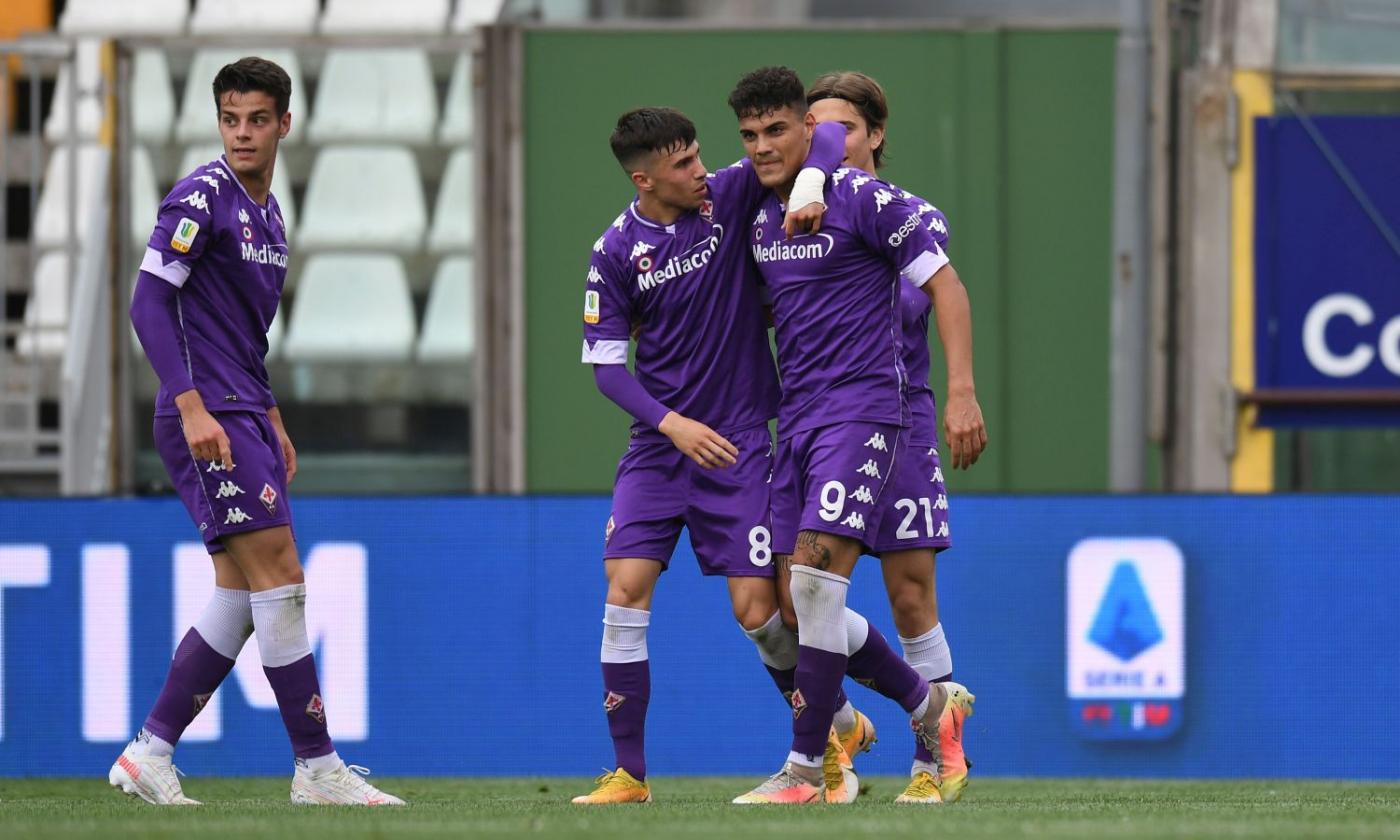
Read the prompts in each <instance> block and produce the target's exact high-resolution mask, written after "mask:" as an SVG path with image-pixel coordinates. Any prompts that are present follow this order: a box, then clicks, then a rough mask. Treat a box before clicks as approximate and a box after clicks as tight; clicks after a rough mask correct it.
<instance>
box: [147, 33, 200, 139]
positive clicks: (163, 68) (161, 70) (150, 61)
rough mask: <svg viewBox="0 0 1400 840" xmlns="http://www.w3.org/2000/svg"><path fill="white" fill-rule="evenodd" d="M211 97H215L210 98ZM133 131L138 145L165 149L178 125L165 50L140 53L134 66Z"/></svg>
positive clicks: (150, 50)
mask: <svg viewBox="0 0 1400 840" xmlns="http://www.w3.org/2000/svg"><path fill="white" fill-rule="evenodd" d="M211 98H212V97H211ZM129 101H130V102H131V129H132V133H133V134H134V135H135V136H136V142H138V143H145V144H147V145H149V146H163V145H165V144H166V143H167V142H168V141H169V140H170V127H171V126H172V125H174V124H175V91H174V88H173V87H172V86H171V84H170V65H169V64H167V63H166V61H165V50H160V49H148V50H137V51H136V55H135V56H134V58H133V59H132V66H131V99H130V100H129Z"/></svg>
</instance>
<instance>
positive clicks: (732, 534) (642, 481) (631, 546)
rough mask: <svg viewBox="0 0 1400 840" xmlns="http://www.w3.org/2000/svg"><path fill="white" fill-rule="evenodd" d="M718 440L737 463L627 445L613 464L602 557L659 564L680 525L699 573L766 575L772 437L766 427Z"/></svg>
mask: <svg viewBox="0 0 1400 840" xmlns="http://www.w3.org/2000/svg"><path fill="white" fill-rule="evenodd" d="M726 437H727V438H728V440H729V442H730V443H732V444H734V445H735V446H736V447H738V449H739V462H738V463H737V464H734V465H733V466H730V467H724V468H721V469H713V470H706V469H703V468H701V467H700V466H699V465H697V464H696V463H695V462H694V461H692V460H690V459H689V458H687V457H686V456H685V455H684V454H682V453H681V451H680V450H679V449H677V448H676V447H674V446H672V445H671V444H669V443H665V444H656V443H647V444H641V445H633V446H632V447H631V448H629V449H628V450H627V454H625V455H623V456H622V460H621V462H619V463H618V465H617V481H616V482H615V483H614V485H613V507H612V515H611V516H609V517H608V527H607V531H606V533H605V535H604V538H603V546H604V547H603V558H604V559H607V560H611V559H616V558H621V557H636V558H640V559H642V560H655V561H657V562H658V563H660V564H661V567H662V569H665V568H666V567H667V566H668V565H669V564H670V562H671V553H672V552H674V551H675V549H676V542H677V541H679V540H680V536H681V528H682V527H684V528H687V529H689V530H690V546H691V548H693V549H694V550H695V557H696V559H697V560H699V561H700V572H701V574H705V575H724V576H725V577H772V576H773V547H772V539H771V532H770V531H769V529H768V477H769V475H770V474H771V471H772V470H771V468H772V463H773V439H772V437H771V436H770V435H769V434H768V427H767V426H766V425H764V426H755V427H754V428H752V429H746V430H744V431H741V432H736V433H735V434H731V435H727V436H726Z"/></svg>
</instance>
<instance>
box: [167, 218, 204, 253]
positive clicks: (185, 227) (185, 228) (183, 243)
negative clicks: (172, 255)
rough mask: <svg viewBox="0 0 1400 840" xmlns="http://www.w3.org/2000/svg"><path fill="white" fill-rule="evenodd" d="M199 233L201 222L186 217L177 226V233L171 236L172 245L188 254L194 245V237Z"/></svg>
mask: <svg viewBox="0 0 1400 840" xmlns="http://www.w3.org/2000/svg"><path fill="white" fill-rule="evenodd" d="M198 235H199V222H196V221H195V220H194V219H191V218H189V217H185V218H183V219H181V220H180V223H179V224H177V225H176V226H175V235H174V236H172V237H170V247H171V248H174V249H175V250H177V251H179V252H180V253H182V254H188V253H189V252H190V248H191V247H192V246H193V245H194V238H195V237H196V236H198Z"/></svg>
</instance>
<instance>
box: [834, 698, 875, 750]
mask: <svg viewBox="0 0 1400 840" xmlns="http://www.w3.org/2000/svg"><path fill="white" fill-rule="evenodd" d="M836 735H837V736H838V737H839V738H840V739H841V747H842V749H844V750H845V751H846V755H848V756H850V757H851V758H855V757H856V755H857V754H858V753H863V752H870V745H871V744H874V743H875V724H873V723H871V722H870V718H868V717H866V716H865V715H863V714H861V713H860V711H859V710H856V725H855V726H853V727H851V729H850V731H848V732H838V733H836Z"/></svg>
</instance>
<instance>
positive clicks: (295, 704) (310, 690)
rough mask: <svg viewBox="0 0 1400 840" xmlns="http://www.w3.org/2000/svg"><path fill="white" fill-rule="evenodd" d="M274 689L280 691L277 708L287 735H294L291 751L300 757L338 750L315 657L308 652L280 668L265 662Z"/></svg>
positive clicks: (319, 755)
mask: <svg viewBox="0 0 1400 840" xmlns="http://www.w3.org/2000/svg"><path fill="white" fill-rule="evenodd" d="M263 673H265V674H267V681H268V682H269V683H271V684H272V693H273V694H276V695H277V708H278V709H279V710H280V711H281V712H282V723H283V725H284V726H286V727H287V737H289V738H291V739H292V752H293V753H294V754H296V757H297V758H320V757H321V756H323V755H330V754H331V753H333V752H335V745H334V744H332V743H331V734H330V732H329V731H327V729H326V706H325V704H324V703H323V702H322V701H321V682H320V680H319V679H317V677H316V657H315V656H314V655H312V654H309V653H308V654H307V655H306V656H303V657H302V658H300V659H298V660H297V661H295V662H293V663H292V664H290V665H283V666H282V667H280V668H269V667H267V666H266V665H264V666H263Z"/></svg>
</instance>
